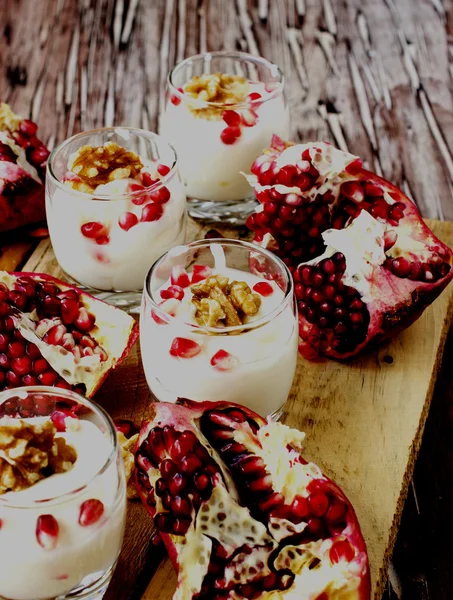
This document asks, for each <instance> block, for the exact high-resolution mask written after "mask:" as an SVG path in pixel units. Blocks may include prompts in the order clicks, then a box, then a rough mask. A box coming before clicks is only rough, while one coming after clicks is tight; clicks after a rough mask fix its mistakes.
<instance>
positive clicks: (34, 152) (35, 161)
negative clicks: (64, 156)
mask: <svg viewBox="0 0 453 600" xmlns="http://www.w3.org/2000/svg"><path fill="white" fill-rule="evenodd" d="M49 154H50V152H49V151H48V150H47V148H45V147H44V146H39V147H38V148H32V149H31V150H30V151H29V152H27V158H28V160H29V161H30V162H31V164H32V165H34V166H35V167H36V166H40V165H42V163H43V162H44V161H46V160H47V159H48V158H49Z"/></svg>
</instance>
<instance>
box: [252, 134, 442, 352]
mask: <svg viewBox="0 0 453 600" xmlns="http://www.w3.org/2000/svg"><path fill="white" fill-rule="evenodd" d="M251 170H252V175H250V176H248V180H249V182H250V183H251V185H253V186H254V189H255V194H256V197H257V199H258V200H259V202H260V206H259V207H258V208H257V210H256V212H255V213H254V214H253V215H251V216H250V217H249V220H248V226H249V227H250V228H251V229H252V230H253V231H254V232H255V239H254V241H255V242H256V243H258V244H260V245H263V246H265V247H267V248H269V249H270V250H272V251H273V252H275V253H276V254H277V255H278V256H280V257H281V258H282V260H283V261H284V262H285V263H286V264H287V265H288V267H289V268H290V270H291V271H292V273H293V276H294V281H295V293H296V297H297V300H298V307H299V323H300V328H299V329H300V337H301V344H300V349H301V353H302V354H303V355H304V356H305V357H306V358H308V359H314V358H316V357H317V356H318V355H324V356H328V357H331V358H337V359H346V358H349V357H352V356H355V355H356V354H357V353H359V352H360V351H362V350H363V349H365V348H366V347H367V346H369V345H370V344H371V343H376V342H379V341H382V340H383V339H386V338H388V337H389V336H390V335H392V334H394V333H396V332H398V331H401V330H402V329H404V328H406V327H408V326H409V325H411V324H412V323H413V322H414V321H415V320H416V319H417V318H418V317H419V316H420V315H421V314H422V312H423V310H424V309H425V308H426V307H427V306H428V305H429V304H431V302H433V300H434V299H435V298H436V297H437V296H438V295H439V294H440V293H441V292H442V290H443V289H444V288H445V286H446V285H447V284H448V283H449V282H450V281H451V279H452V278H453V269H452V264H453V252H452V251H451V250H450V249H449V248H448V247H447V246H445V244H443V243H442V242H441V241H440V240H438V239H437V238H436V236H435V235H434V234H433V233H432V232H431V231H430V229H429V228H428V227H427V225H426V224H425V223H424V222H423V220H422V218H421V216H420V214H419V212H418V210H417V207H416V206H415V204H414V203H413V202H412V201H411V200H410V199H409V198H407V196H405V195H404V194H403V192H402V191H401V190H399V189H398V188H397V187H395V186H394V185H393V184H391V183H389V182H388V181H386V180H384V179H382V178H381V177H379V176H378V175H376V174H374V173H371V172H370V171H367V170H365V169H363V168H362V165H361V161H360V159H359V158H357V157H356V156H354V155H352V154H349V153H347V152H342V151H341V150H338V149H336V148H334V147H333V146H331V145H330V144H326V143H324V142H316V143H310V144H297V145H296V144H291V143H287V142H283V141H282V140H280V139H278V138H275V137H274V140H273V143H272V146H271V148H270V149H269V150H266V151H265V152H264V153H263V155H262V156H260V157H258V158H257V159H256V161H255V162H254V164H253V165H252V169H251ZM368 238H369V239H368Z"/></svg>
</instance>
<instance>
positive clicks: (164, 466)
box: [145, 458, 178, 479]
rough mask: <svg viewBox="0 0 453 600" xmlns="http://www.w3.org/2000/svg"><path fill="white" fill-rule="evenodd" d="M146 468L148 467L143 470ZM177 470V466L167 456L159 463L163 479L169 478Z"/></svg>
mask: <svg viewBox="0 0 453 600" xmlns="http://www.w3.org/2000/svg"><path fill="white" fill-rule="evenodd" d="M148 470H149V469H145V471H148ZM177 470H178V468H177V466H176V464H175V463H174V462H173V461H172V460H170V459H169V458H166V459H165V460H163V461H162V462H161V463H160V473H161V475H162V477H163V478H164V479H170V478H171V477H173V475H175V474H176V472H177Z"/></svg>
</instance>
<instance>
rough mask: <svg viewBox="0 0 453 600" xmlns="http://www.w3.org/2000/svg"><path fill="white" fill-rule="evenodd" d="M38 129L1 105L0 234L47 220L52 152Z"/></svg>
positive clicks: (7, 107)
mask: <svg viewBox="0 0 453 600" xmlns="http://www.w3.org/2000/svg"><path fill="white" fill-rule="evenodd" d="M36 133H37V126H36V124H35V123H33V122H32V121H30V120H28V119H23V118H22V117H20V116H18V115H16V114H14V113H13V111H12V110H11V108H10V107H9V106H8V105H7V104H6V103H2V102H0V231H8V230H11V229H16V228H17V227H22V226H23V225H28V224H30V223H36V222H37V221H42V220H44V219H45V218H46V212H45V202H44V177H45V169H46V162H47V157H48V156H49V151H48V150H47V148H46V147H45V146H44V144H43V143H42V142H41V141H40V140H39V139H38V138H37V137H36Z"/></svg>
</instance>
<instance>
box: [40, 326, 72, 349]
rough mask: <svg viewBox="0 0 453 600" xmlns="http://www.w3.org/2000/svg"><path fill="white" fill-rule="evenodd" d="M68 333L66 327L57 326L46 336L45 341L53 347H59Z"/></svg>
mask: <svg viewBox="0 0 453 600" xmlns="http://www.w3.org/2000/svg"><path fill="white" fill-rule="evenodd" d="M66 332H67V329H66V327H65V326H64V325H55V326H54V327H52V328H51V329H49V331H48V332H47V333H46V335H45V336H44V338H43V339H44V341H45V342H46V344H50V345H51V346H58V345H60V344H61V343H62V341H63V336H64V335H65V333H66Z"/></svg>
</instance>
